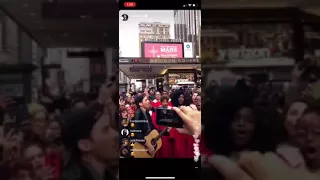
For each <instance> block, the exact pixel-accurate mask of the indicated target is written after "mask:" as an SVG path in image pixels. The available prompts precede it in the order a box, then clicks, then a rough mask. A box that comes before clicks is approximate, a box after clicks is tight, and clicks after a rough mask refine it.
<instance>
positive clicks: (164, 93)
mask: <svg viewBox="0 0 320 180" xmlns="http://www.w3.org/2000/svg"><path fill="white" fill-rule="evenodd" d="M162 97H167V98H168V105H169V106H172V103H171V99H170V96H169V93H168V92H167V91H163V92H162Z"/></svg>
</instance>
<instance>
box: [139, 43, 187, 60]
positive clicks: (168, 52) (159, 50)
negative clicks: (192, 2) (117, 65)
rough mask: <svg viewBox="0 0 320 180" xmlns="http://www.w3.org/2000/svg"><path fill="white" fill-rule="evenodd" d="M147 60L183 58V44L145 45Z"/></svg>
mask: <svg viewBox="0 0 320 180" xmlns="http://www.w3.org/2000/svg"><path fill="white" fill-rule="evenodd" d="M143 48H144V57H145V58H183V44H173V43H144V47H143Z"/></svg>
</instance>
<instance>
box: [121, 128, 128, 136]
mask: <svg viewBox="0 0 320 180" xmlns="http://www.w3.org/2000/svg"><path fill="white" fill-rule="evenodd" d="M121 135H122V136H128V135H129V130H128V129H122V130H121Z"/></svg>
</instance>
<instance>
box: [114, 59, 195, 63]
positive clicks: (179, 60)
mask: <svg viewBox="0 0 320 180" xmlns="http://www.w3.org/2000/svg"><path fill="white" fill-rule="evenodd" d="M199 63H200V59H199V58H119V64H199Z"/></svg>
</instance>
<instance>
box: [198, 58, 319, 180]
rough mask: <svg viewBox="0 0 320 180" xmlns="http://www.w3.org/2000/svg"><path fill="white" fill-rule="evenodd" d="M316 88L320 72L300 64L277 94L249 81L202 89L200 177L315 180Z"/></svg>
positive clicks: (317, 177)
mask: <svg viewBox="0 0 320 180" xmlns="http://www.w3.org/2000/svg"><path fill="white" fill-rule="evenodd" d="M319 83H320V69H319V67H317V65H316V64H315V63H314V62H312V61H309V60H305V61H303V62H301V63H299V64H298V65H296V66H295V67H294V68H293V71H292V79H291V82H290V85H289V87H288V88H287V89H285V88H284V90H283V91H281V92H276V91H274V90H273V89H272V87H268V88H266V86H264V83H259V82H253V81H251V79H250V78H249V77H245V78H243V79H240V80H239V81H238V82H237V84H235V85H234V86H220V85H219V84H218V83H217V82H213V83H211V85H209V86H207V87H206V89H205V90H204V92H205V96H204V97H205V99H203V104H202V113H203V114H202V124H203V127H204V129H203V132H202V136H203V140H204V144H205V147H206V149H204V150H203V151H202V162H203V166H202V167H203V176H202V177H204V178H205V179H215V180H216V179H226V180H240V179H243V180H244V179H245V180H262V179H266V180H278V179H279V180H280V179H296V180H298V179H300V180H302V179H319V178H320V177H319V175H320V138H319V137H320V136H319V133H318V132H319V130H320V129H319V128H320V104H319V103H320V101H319V98H320V96H319V92H320V89H319V87H320V84H319ZM262 87H263V88H262ZM212 167H214V168H212Z"/></svg>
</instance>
